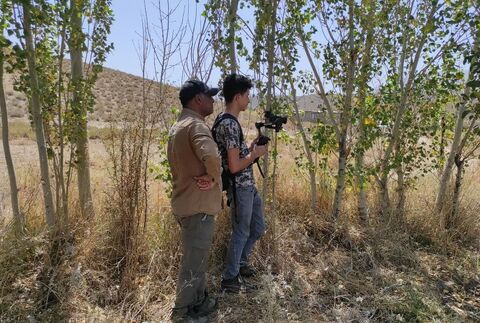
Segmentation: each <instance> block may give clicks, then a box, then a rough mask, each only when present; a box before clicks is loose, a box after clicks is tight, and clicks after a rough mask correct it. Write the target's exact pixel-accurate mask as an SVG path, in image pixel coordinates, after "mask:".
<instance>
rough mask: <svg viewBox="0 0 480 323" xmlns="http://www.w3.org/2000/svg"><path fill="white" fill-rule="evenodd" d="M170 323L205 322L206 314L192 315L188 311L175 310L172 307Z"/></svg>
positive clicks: (206, 319) (206, 320)
mask: <svg viewBox="0 0 480 323" xmlns="http://www.w3.org/2000/svg"><path fill="white" fill-rule="evenodd" d="M170 319H171V320H172V323H207V322H208V318H207V316H198V317H193V316H192V315H191V314H190V312H189V311H188V312H185V311H177V310H175V309H173V311H172V316H171V317H170Z"/></svg>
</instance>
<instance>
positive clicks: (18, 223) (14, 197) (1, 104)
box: [0, 26, 25, 232]
mask: <svg viewBox="0 0 480 323" xmlns="http://www.w3.org/2000/svg"><path fill="white" fill-rule="evenodd" d="M0 28H2V26H0ZM2 35H3V30H2V31H1V34H0V37H3V36H2ZM3 66H4V56H3V50H2V49H1V48H0V108H1V110H0V114H1V115H2V141H3V151H4V152H5V162H6V164H7V171H8V180H9V182H10V199H11V203H12V213H13V218H14V220H15V227H16V229H17V231H18V232H22V231H23V228H24V225H25V223H24V218H23V215H22V214H21V213H20V208H19V206H18V188H17V178H16V176H15V168H14V166H13V159H12V154H11V152H10V144H9V142H8V136H9V134H8V114H7V102H6V100H5V91H4V90H3ZM0 207H1V205H0Z"/></svg>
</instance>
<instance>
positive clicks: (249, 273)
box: [240, 265, 257, 278]
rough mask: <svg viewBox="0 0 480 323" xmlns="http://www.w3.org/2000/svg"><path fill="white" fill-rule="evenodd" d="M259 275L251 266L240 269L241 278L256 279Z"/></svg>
mask: <svg viewBox="0 0 480 323" xmlns="http://www.w3.org/2000/svg"><path fill="white" fill-rule="evenodd" d="M256 275H257V271H256V270H255V268H253V267H252V266H250V265H244V266H241V267H240V276H242V277H246V278H249V277H255V276H256Z"/></svg>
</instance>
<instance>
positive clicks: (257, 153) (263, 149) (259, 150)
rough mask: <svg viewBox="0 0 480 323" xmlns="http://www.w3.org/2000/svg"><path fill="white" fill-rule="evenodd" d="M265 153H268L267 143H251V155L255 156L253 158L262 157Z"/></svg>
mask: <svg viewBox="0 0 480 323" xmlns="http://www.w3.org/2000/svg"><path fill="white" fill-rule="evenodd" d="M267 153H268V145H261V146H257V145H253V149H252V155H253V157H255V159H256V158H258V157H262V156H263V155H266V154H267Z"/></svg>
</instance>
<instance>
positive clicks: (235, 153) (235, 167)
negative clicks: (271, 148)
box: [227, 145, 267, 174]
mask: <svg viewBox="0 0 480 323" xmlns="http://www.w3.org/2000/svg"><path fill="white" fill-rule="evenodd" d="M266 153H267V146H266V145H265V146H257V145H253V147H252V150H251V151H250V153H249V154H248V155H246V156H245V157H243V158H240V149H238V148H230V149H228V150H227V158H228V169H229V170H230V173H232V174H235V173H238V172H239V171H241V170H243V169H245V168H247V167H248V166H250V165H251V164H252V163H253V162H254V161H255V159H257V157H261V156H263V155H265V154H266Z"/></svg>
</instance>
